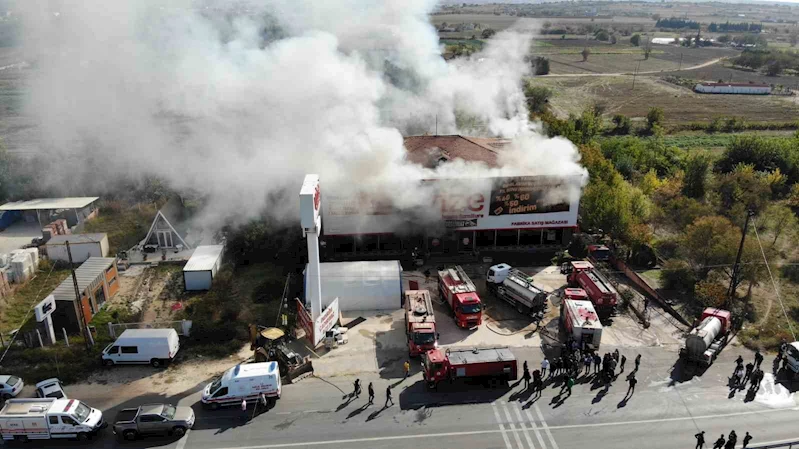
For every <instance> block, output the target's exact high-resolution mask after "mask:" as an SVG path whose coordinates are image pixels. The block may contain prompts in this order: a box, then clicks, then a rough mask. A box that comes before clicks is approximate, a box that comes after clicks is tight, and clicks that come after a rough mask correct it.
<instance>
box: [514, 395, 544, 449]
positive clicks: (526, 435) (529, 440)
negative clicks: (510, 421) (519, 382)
mask: <svg viewBox="0 0 799 449" xmlns="http://www.w3.org/2000/svg"><path fill="white" fill-rule="evenodd" d="M511 408H512V409H513V411H514V412H516V416H517V417H518V418H519V427H521V428H522V430H523V431H524V439H525V440H527V445H528V446H530V449H535V445H533V439H532V438H530V432H529V431H528V430H527V427H526V426H525V425H524V418H522V412H521V411H520V410H519V404H513V405H511ZM541 447H542V448H543V446H541Z"/></svg>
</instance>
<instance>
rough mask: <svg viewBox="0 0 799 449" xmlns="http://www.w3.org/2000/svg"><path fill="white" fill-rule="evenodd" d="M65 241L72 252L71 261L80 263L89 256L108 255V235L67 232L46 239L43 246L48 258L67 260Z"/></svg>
mask: <svg viewBox="0 0 799 449" xmlns="http://www.w3.org/2000/svg"><path fill="white" fill-rule="evenodd" d="M67 242H69V249H70V252H72V262H73V263H75V264H81V263H83V262H85V261H86V259H88V258H89V257H106V256H108V235H106V234H105V233H96V234H67V235H56V236H54V237H53V238H51V239H50V240H48V241H47V244H46V245H45V246H44V247H45V250H46V251H47V257H49V258H50V260H57V261H60V262H69V255H68V254H67Z"/></svg>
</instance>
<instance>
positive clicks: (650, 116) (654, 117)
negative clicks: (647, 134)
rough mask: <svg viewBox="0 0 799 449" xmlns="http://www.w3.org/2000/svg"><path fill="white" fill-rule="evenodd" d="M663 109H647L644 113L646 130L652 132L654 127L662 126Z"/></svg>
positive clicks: (655, 107)
mask: <svg viewBox="0 0 799 449" xmlns="http://www.w3.org/2000/svg"><path fill="white" fill-rule="evenodd" d="M664 117H665V116H664V114H663V109H662V108H659V107H657V106H653V107H651V108H649V112H647V113H646V126H647V129H648V130H650V131H651V130H653V129H654V128H655V127H656V126H663V119H664Z"/></svg>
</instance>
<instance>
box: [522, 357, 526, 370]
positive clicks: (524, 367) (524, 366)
mask: <svg viewBox="0 0 799 449" xmlns="http://www.w3.org/2000/svg"><path fill="white" fill-rule="evenodd" d="M522 366H523V368H522V369H524V370H525V371H527V360H525V361H524V365H522Z"/></svg>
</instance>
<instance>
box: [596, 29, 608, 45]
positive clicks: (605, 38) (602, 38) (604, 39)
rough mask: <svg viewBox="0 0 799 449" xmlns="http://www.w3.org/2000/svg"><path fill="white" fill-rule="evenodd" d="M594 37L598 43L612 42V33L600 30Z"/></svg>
mask: <svg viewBox="0 0 799 449" xmlns="http://www.w3.org/2000/svg"><path fill="white" fill-rule="evenodd" d="M594 37H595V38H596V40H598V41H602V42H607V41H609V40H610V33H608V32H607V31H605V30H599V31H597V32H596V33H595V34H594Z"/></svg>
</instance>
